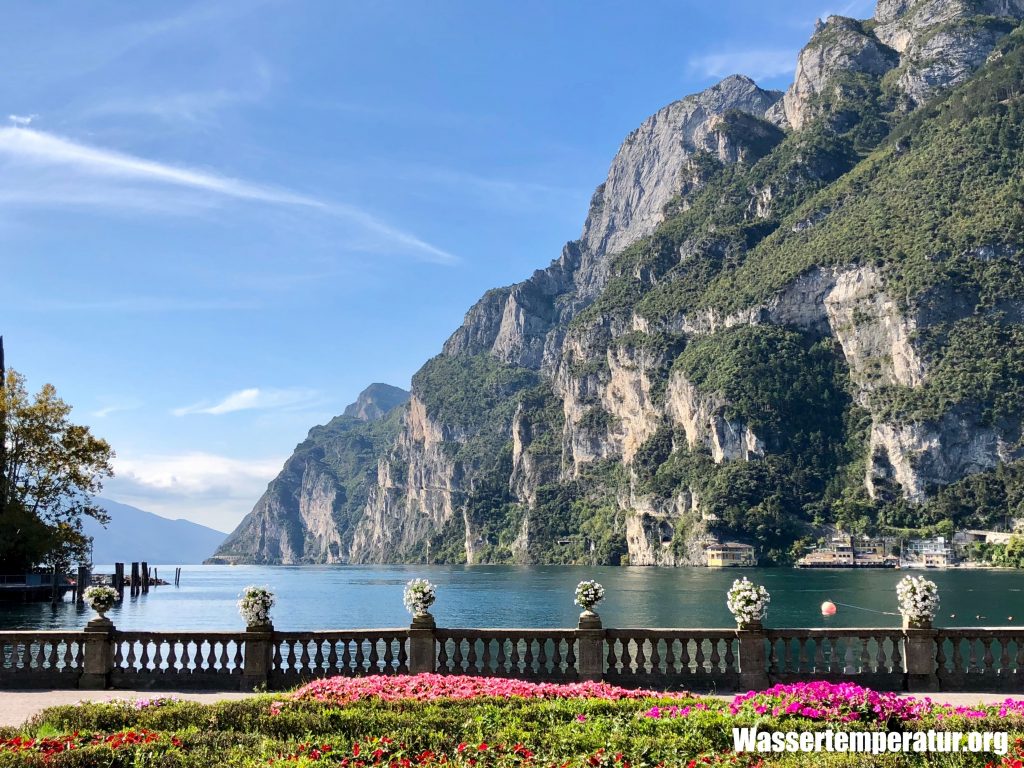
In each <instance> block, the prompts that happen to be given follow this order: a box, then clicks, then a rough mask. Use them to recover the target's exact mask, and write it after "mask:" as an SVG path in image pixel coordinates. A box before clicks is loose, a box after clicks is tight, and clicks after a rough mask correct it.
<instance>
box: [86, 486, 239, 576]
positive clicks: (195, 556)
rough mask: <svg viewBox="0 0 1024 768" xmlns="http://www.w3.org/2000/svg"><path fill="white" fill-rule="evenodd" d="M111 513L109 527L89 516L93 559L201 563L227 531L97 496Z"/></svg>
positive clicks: (87, 532)
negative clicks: (175, 518) (169, 517)
mask: <svg viewBox="0 0 1024 768" xmlns="http://www.w3.org/2000/svg"><path fill="white" fill-rule="evenodd" d="M97 501H98V503H99V504H100V506H102V507H103V508H104V509H106V510H107V512H109V513H110V523H109V524H108V525H107V527H106V528H103V526H101V525H99V524H98V523H97V522H96V521H95V520H91V519H87V520H86V523H85V532H86V534H88V535H89V536H92V537H93V562H95V563H113V562H116V561H118V560H120V561H122V562H130V561H135V560H140V561H141V560H145V561H146V562H149V563H174V564H189V563H201V562H203V560H205V559H206V558H207V557H209V556H210V553H212V552H213V551H214V550H215V549H216V548H217V547H218V546H220V543H221V542H222V541H223V540H224V538H225V537H226V535H227V534H225V533H223V532H221V531H215V530H213V529H212V528H207V527H206V526H204V525H198V524H197V523H191V522H189V521H188V520H169V519H167V518H166V517H160V516H159V515H154V514H153V513H152V512H145V511H143V510H141V509H138V508H136V507H130V506H128V505H127V504H119V503H118V502H116V501H110V500H109V499H98V500H97Z"/></svg>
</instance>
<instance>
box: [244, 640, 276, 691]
mask: <svg viewBox="0 0 1024 768" xmlns="http://www.w3.org/2000/svg"><path fill="white" fill-rule="evenodd" d="M242 643H243V651H242V653H243V655H244V657H245V659H244V661H243V662H242V679H241V681H240V682H239V688H240V689H241V690H243V691H253V690H256V689H257V688H260V687H266V686H269V685H270V672H271V664H272V663H273V652H274V625H273V624H266V625H263V626H255V627H246V630H245V632H244V633H243V634H242Z"/></svg>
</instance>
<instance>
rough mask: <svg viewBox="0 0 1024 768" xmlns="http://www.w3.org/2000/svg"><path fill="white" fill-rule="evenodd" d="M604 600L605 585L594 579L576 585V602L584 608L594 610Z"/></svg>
mask: <svg viewBox="0 0 1024 768" xmlns="http://www.w3.org/2000/svg"><path fill="white" fill-rule="evenodd" d="M602 600H604V587H602V586H601V585H600V584H598V583H597V582H596V581H594V580H593V579H589V580H587V581H581V582H580V583H579V584H577V585H576V599H575V600H574V602H575V603H576V605H578V606H579V607H580V608H582V609H583V610H585V611H589V610H592V609H593V607H594V606H595V605H597V604H598V603H600V602H601V601H602Z"/></svg>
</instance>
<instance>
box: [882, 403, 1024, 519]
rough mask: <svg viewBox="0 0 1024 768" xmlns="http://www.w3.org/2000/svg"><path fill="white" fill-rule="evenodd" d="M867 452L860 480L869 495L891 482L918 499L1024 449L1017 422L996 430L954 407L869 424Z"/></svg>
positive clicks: (1010, 458)
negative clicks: (933, 415)
mask: <svg viewBox="0 0 1024 768" xmlns="http://www.w3.org/2000/svg"><path fill="white" fill-rule="evenodd" d="M1007 433H1009V434H1012V435H1013V439H1007ZM869 456H870V461H869V462H868V470H867V476H866V478H865V483H866V484H867V486H868V489H869V491H870V493H871V495H872V497H875V496H877V495H878V494H879V493H881V492H884V491H883V489H884V488H885V486H886V485H890V486H891V484H893V483H895V484H896V485H897V486H898V487H899V488H900V489H901V490H902V493H903V495H904V496H905V497H906V498H907V499H909V500H911V501H914V502H921V501H924V500H925V499H926V498H927V497H928V496H930V495H932V494H933V493H934V492H935V491H936V490H938V489H939V488H941V487H943V486H945V485H948V484H949V483H951V482H955V481H956V480H960V479H961V478H963V477H966V476H967V475H971V474H974V473H976V472H983V471H985V470H987V469H993V468H995V467H996V466H997V465H998V464H999V463H1000V462H1009V461H1014V460H1016V459H1020V458H1021V457H1022V456H1024V448H1022V446H1021V445H1020V424H1019V423H1017V424H1014V425H1012V426H1011V427H1010V428H1009V429H1006V428H1004V429H999V428H996V427H993V426H991V425H987V424H985V423H984V422H983V420H982V419H981V418H979V415H978V414H977V413H972V412H971V410H970V409H964V408H956V409H954V410H952V411H950V412H948V413H946V414H944V415H943V416H942V417H941V418H940V419H937V420H928V421H924V422H917V423H906V424H903V423H884V422H876V423H874V424H873V425H872V427H871V438H870V444H869Z"/></svg>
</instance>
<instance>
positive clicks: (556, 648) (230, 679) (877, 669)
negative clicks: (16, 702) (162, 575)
mask: <svg viewBox="0 0 1024 768" xmlns="http://www.w3.org/2000/svg"><path fill="white" fill-rule="evenodd" d="M595 618H596V617H593V616H592V617H591V618H590V619H589V620H588V623H586V624H584V623H583V620H582V619H581V624H580V626H579V627H578V628H576V629H475V628H438V627H435V626H433V624H432V622H429V623H427V624H422V623H420V624H417V623H416V622H415V621H414V623H413V626H411V627H409V628H397V629H354V630H332V631H317V632H283V631H275V630H274V629H273V628H272V627H267V628H262V629H261V628H254V629H253V630H251V631H245V632H120V631H118V630H116V629H115V628H114V627H113V625H111V624H109V623H102V622H100V623H96V622H93V623H90V625H89V627H88V628H86V630H85V631H80V632H68V631H58V632H45V631H40V632H27V631H19V632H0V687H3V688H16V687H17V688H32V687H51V688H76V687H107V686H113V687H116V688H128V689H140V688H154V689H159V688H164V689H174V688H208V689H220V690H228V689H239V688H242V689H251V688H253V687H256V686H268V687H270V688H288V687H292V686H295V685H298V684H300V683H302V682H305V681H307V680H312V679H315V678H320V677H328V676H333V675H344V676H349V677H357V676H363V675H372V674H385V675H398V674H407V673H412V674H415V673H418V672H437V673H439V674H445V675H476V676H499V677H517V678H524V679H530V680H537V681H541V680H546V681H553V682H555V681H573V680H607V681H608V682H612V683H616V684H618V685H624V686H634V687H645V688H656V689H673V688H685V689H691V690H720V691H727V690H737V689H741V690H747V689H750V688H759V687H766V686H768V685H770V684H773V683H778V682H796V681H810V680H830V681H839V680H848V681H854V682H857V683H859V684H862V685H865V686H869V687H873V688H879V689H891V690H926V691H931V690H943V691H957V690H960V691H983V690H992V691H1006V692H1014V691H1024V629H1014V628H1009V627H1006V628H972V629H910V630H900V629H889V628H876V629H861V628H857V629H806V628H797V629H774V628H773V629H766V630H762V629H750V630H736V629H676V628H670V629H652V628H604V627H602V626H601V624H600V621H599V620H597V621H594V619H595Z"/></svg>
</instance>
